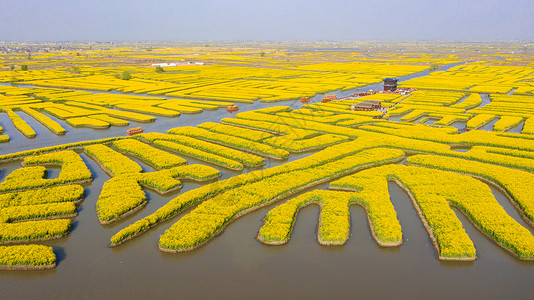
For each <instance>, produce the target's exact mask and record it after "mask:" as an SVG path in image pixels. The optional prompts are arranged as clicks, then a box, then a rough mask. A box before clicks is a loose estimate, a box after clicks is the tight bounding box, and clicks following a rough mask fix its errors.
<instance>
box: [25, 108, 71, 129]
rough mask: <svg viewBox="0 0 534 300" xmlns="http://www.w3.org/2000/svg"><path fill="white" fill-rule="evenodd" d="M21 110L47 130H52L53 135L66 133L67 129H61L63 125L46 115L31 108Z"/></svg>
mask: <svg viewBox="0 0 534 300" xmlns="http://www.w3.org/2000/svg"><path fill="white" fill-rule="evenodd" d="M21 110H22V111H23V112H25V113H27V114H28V115H30V116H31V117H33V118H34V119H36V120H37V121H38V122H39V123H41V124H43V125H44V126H45V127H46V128H48V129H50V131H52V132H53V133H55V134H57V135H63V134H65V133H66V131H65V129H64V128H63V127H61V125H59V124H58V123H57V122H56V121H54V120H52V119H50V117H48V116H46V115H45V114H42V113H40V112H38V111H36V110H34V109H32V108H30V107H21Z"/></svg>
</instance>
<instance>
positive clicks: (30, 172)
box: [0, 150, 92, 192]
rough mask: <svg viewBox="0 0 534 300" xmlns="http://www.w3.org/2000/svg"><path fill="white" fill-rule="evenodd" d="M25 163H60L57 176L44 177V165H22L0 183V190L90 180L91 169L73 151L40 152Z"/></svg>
mask: <svg viewBox="0 0 534 300" xmlns="http://www.w3.org/2000/svg"><path fill="white" fill-rule="evenodd" d="M24 164H25V165H60V166H61V171H60V173H59V175H58V177H57V178H54V179H45V174H46V167H44V166H36V167H24V168H20V169H16V170H14V171H13V172H11V173H10V174H9V175H8V176H6V178H5V180H4V181H3V182H2V183H0V192H8V191H22V190H27V189H31V188H43V187H49V186H54V185H60V184H67V183H82V182H88V181H91V180H92V175H91V171H89V169H88V168H87V166H86V165H85V163H84V162H83V160H82V159H81V158H80V156H79V155H78V154H76V152H74V151H70V150H67V151H60V152H53V153H48V154H41V155H36V156H31V157H26V158H25V159H24Z"/></svg>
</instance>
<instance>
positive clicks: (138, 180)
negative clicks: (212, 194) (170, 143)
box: [96, 165, 220, 224]
mask: <svg viewBox="0 0 534 300" xmlns="http://www.w3.org/2000/svg"><path fill="white" fill-rule="evenodd" d="M218 176H220V172H219V171H217V170H216V169H214V168H212V167H208V166H204V165H185V166H178V167H173V168H170V169H165V170H161V171H158V172H151V173H138V174H135V173H133V174H123V175H118V176H116V177H114V178H111V179H110V180H108V181H106V183H104V186H103V187H102V191H101V193H100V196H99V198H98V201H97V202H96V210H97V215H98V219H99V220H100V223H102V224H109V223H112V222H114V221H117V220H119V219H121V218H123V217H126V216H128V215H129V214H132V213H133V212H135V211H137V210H139V209H141V208H142V207H143V206H145V205H146V202H147V198H146V195H145V192H144V191H143V189H142V186H145V187H147V188H150V189H153V190H155V191H156V192H158V193H160V194H163V193H167V192H170V191H173V190H177V189H180V188H181V187H182V185H181V182H180V181H179V180H177V179H175V178H180V179H192V180H197V181H204V180H211V179H214V178H216V177H218Z"/></svg>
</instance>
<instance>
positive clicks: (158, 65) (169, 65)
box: [152, 63, 176, 68]
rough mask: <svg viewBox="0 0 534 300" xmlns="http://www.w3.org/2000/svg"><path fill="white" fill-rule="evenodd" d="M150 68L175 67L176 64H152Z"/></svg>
mask: <svg viewBox="0 0 534 300" xmlns="http://www.w3.org/2000/svg"><path fill="white" fill-rule="evenodd" d="M152 66H154V67H162V68H163V67H176V64H175V63H170V64H168V63H159V64H152Z"/></svg>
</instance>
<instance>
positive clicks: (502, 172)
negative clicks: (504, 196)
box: [406, 155, 534, 223]
mask: <svg viewBox="0 0 534 300" xmlns="http://www.w3.org/2000/svg"><path fill="white" fill-rule="evenodd" d="M406 163H408V164H413V165H417V166H424V167H429V168H436V169H441V170H446V171H453V172H458V173H463V174H469V175H474V176H477V177H480V178H483V179H485V180H487V181H489V182H492V183H495V184H496V185H497V186H498V187H500V188H502V189H503V190H504V191H505V192H506V193H508V194H509V195H510V196H511V198H512V199H513V200H514V202H515V203H516V204H517V206H518V207H519V208H520V210H521V211H522V213H523V214H524V215H525V217H526V218H528V220H530V221H531V222H533V223H534V200H533V197H532V193H531V188H530V187H531V186H534V175H533V174H532V173H529V172H525V171H520V170H514V169H510V168H506V167H501V166H496V165H492V164H485V163H481V162H475V161H468V160H464V159H459V158H450V157H441V156H432V155H415V156H412V157H410V158H408V160H407V162H406Z"/></svg>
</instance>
